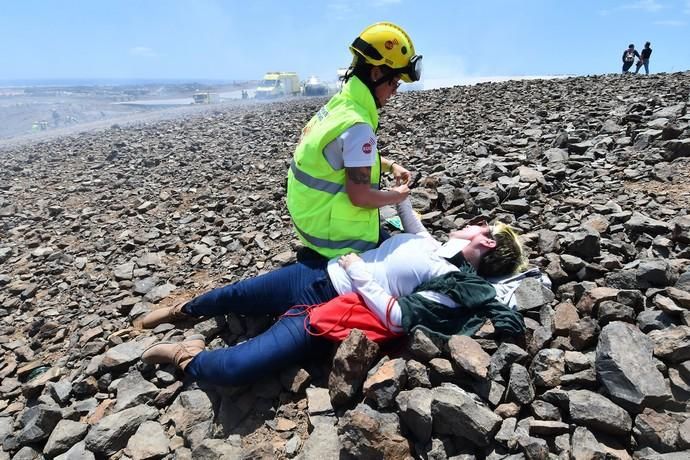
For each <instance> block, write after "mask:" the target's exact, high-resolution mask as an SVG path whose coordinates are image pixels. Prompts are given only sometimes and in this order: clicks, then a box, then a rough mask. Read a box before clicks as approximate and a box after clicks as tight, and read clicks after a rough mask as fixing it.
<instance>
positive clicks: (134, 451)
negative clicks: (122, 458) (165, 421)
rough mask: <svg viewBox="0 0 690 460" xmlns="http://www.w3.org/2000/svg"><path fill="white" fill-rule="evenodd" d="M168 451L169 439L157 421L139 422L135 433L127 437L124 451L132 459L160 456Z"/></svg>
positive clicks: (144, 459) (142, 459)
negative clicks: (139, 424)
mask: <svg viewBox="0 0 690 460" xmlns="http://www.w3.org/2000/svg"><path fill="white" fill-rule="evenodd" d="M169 451H170V440H169V439H168V436H167V435H166V434H165V431H164V430H163V427H162V426H161V424H160V423H158V422H153V421H148V422H144V423H142V424H141V426H140V427H139V429H137V431H136V433H134V435H133V436H132V437H131V438H129V441H128V442H127V448H126V450H125V452H127V455H129V456H130V457H132V459H133V460H147V459H151V458H160V457H163V456H164V455H167V454H168V452H169Z"/></svg>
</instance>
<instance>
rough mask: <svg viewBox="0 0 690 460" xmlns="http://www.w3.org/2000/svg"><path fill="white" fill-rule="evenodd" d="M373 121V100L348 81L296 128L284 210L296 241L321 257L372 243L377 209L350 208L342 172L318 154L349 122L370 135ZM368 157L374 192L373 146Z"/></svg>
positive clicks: (361, 87)
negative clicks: (298, 136)
mask: <svg viewBox="0 0 690 460" xmlns="http://www.w3.org/2000/svg"><path fill="white" fill-rule="evenodd" d="M378 122H379V116H378V112H377V111H376V104H375V103H374V97H373V96H372V94H371V92H370V91H369V89H368V88H367V87H366V85H364V83H362V81H361V80H359V79H358V78H357V77H352V78H351V79H350V80H349V81H348V82H347V83H346V84H345V85H344V86H343V88H342V90H341V91H340V92H339V93H338V94H336V95H335V96H333V97H332V98H331V100H330V101H328V103H327V104H326V105H325V106H323V107H322V108H321V110H319V111H318V112H317V113H316V115H314V116H313V117H312V119H311V120H310V121H309V123H307V125H306V126H305V127H304V129H303V130H302V139H301V140H300V143H299V145H298V146H297V149H296V150H295V155H294V157H293V160H292V163H291V164H290V170H289V171H288V187H287V206H288V210H289V211H290V216H291V217H292V223H293V225H294V227H295V231H296V233H297V236H298V237H299V238H300V240H302V243H304V244H305V245H306V246H308V247H310V248H312V249H314V250H315V251H316V252H318V253H319V254H321V255H323V256H325V257H328V258H332V257H336V256H340V255H343V254H348V253H350V252H357V253H358V252H363V251H366V250H368V249H372V248H374V247H376V244H377V243H378V239H379V225H380V223H379V210H378V209H366V208H360V207H358V206H355V205H353V204H352V202H351V201H350V198H349V197H348V195H347V192H346V191H345V181H346V176H345V168H343V169H338V170H335V169H333V167H332V166H331V165H330V164H329V163H328V161H327V160H326V158H325V156H324V153H323V150H324V148H325V147H326V145H328V144H329V143H330V142H331V141H333V140H334V139H335V138H336V137H338V136H339V135H341V134H342V133H343V132H344V131H345V130H347V129H348V128H350V127H351V126H353V125H354V124H357V123H366V124H368V125H369V126H371V128H372V130H373V131H374V132H375V131H376V128H377V127H378ZM374 141H375V140H374ZM371 154H372V155H374V158H375V161H374V164H373V166H372V168H371V177H370V182H371V187H372V188H375V189H377V190H378V189H379V183H380V180H381V158H380V156H379V154H378V150H377V149H375V148H373V146H372V152H371Z"/></svg>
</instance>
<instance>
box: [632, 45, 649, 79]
mask: <svg viewBox="0 0 690 460" xmlns="http://www.w3.org/2000/svg"><path fill="white" fill-rule="evenodd" d="M651 47H652V44H651V43H649V42H646V43H645V44H644V48H643V49H642V53H640V54H641V55H640V60H639V61H637V68H636V69H635V73H637V72H639V71H640V67H642V66H644V73H645V75H649V57H650V56H651V55H652V48H651Z"/></svg>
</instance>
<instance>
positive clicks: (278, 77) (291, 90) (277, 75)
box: [254, 72, 301, 99]
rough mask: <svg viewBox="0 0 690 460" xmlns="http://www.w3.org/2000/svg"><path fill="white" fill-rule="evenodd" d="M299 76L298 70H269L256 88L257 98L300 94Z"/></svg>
mask: <svg viewBox="0 0 690 460" xmlns="http://www.w3.org/2000/svg"><path fill="white" fill-rule="evenodd" d="M300 91H301V89H300V84H299V77H298V76H297V73H296V72H268V73H266V75H264V79H263V80H262V81H261V83H259V86H258V87H257V88H256V93H255V96H254V97H255V98H257V99H273V98H277V97H285V96H298V95H299V94H300Z"/></svg>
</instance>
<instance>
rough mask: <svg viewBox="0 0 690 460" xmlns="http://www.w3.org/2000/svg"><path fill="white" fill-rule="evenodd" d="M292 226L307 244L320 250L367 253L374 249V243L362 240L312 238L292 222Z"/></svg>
mask: <svg viewBox="0 0 690 460" xmlns="http://www.w3.org/2000/svg"><path fill="white" fill-rule="evenodd" d="M293 225H294V227H295V230H297V232H298V233H299V234H300V235H301V236H302V238H304V239H305V240H306V241H307V242H308V243H310V244H313V245H314V246H318V247H320V248H327V249H346V248H349V249H353V250H355V251H358V252H364V251H368V250H369V249H374V248H375V247H376V243H372V242H371V241H364V240H343V241H331V240H327V239H324V238H319V237H318V236H313V235H310V234H308V233H306V232H305V231H304V230H302V229H301V228H299V227H298V226H297V225H296V224H295V223H294V222H293Z"/></svg>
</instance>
